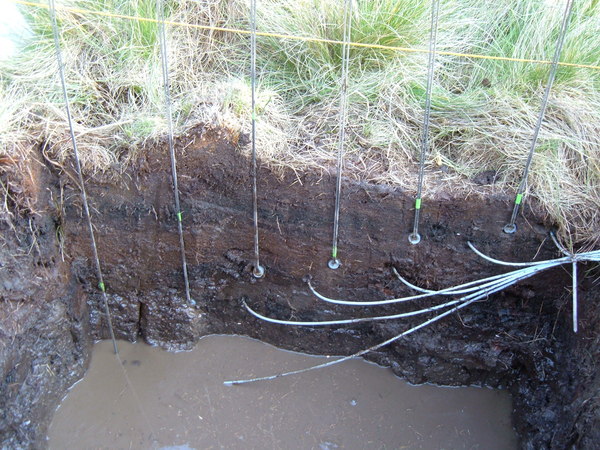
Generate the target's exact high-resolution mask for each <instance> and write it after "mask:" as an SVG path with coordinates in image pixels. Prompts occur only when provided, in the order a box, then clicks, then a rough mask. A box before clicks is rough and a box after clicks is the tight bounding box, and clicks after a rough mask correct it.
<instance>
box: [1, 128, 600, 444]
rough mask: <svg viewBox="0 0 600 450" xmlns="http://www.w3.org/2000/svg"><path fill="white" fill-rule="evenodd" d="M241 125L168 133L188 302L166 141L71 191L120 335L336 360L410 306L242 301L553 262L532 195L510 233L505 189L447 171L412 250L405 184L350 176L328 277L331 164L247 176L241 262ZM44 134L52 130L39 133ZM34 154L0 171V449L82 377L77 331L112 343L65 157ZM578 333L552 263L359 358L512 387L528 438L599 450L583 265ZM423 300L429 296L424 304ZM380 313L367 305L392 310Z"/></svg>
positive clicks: (408, 371) (564, 279) (427, 281)
mask: <svg viewBox="0 0 600 450" xmlns="http://www.w3.org/2000/svg"><path fill="white" fill-rule="evenodd" d="M242 141H244V139H240V138H239V136H236V135H234V134H232V133H231V132H229V131H227V130H223V129H214V128H210V127H204V126H201V125H199V126H198V127H196V128H195V129H194V130H192V131H191V132H190V133H189V134H188V135H186V136H183V137H181V138H180V139H179V141H178V143H177V149H178V168H179V175H180V177H179V183H180V191H181V196H182V209H183V215H184V228H185V240H186V245H187V261H188V264H189V271H190V281H191V292H192V296H193V298H194V300H195V301H196V305H195V306H191V305H188V304H186V302H185V293H184V290H183V282H182V271H181V255H180V252H179V244H178V235H177V226H176V224H177V223H176V220H175V219H176V218H175V211H174V209H173V200H172V198H173V197H172V195H173V194H172V189H171V178H170V166H169V159H168V152H167V149H166V146H165V145H164V144H162V143H159V144H157V145H154V146H152V147H148V148H147V149H145V150H144V151H143V152H140V156H139V158H138V159H137V160H136V162H135V164H132V165H130V166H129V167H127V168H126V169H124V170H123V171H122V173H121V174H120V175H119V176H118V177H116V176H114V175H113V176H111V178H110V180H109V179H103V178H102V177H94V178H91V179H89V180H88V184H87V185H86V187H87V190H88V195H89V198H90V203H91V205H92V209H93V220H94V225H95V229H96V237H97V241H98V247H99V255H100V260H101V262H102V266H103V270H104V275H105V281H106V284H107V291H108V292H109V306H110V309H111V312H112V314H113V320H114V325H115V329H116V333H117V335H118V338H120V339H125V340H129V341H135V340H137V339H143V340H145V341H146V342H148V343H150V344H156V345H160V346H162V347H165V348H168V349H188V348H191V347H193V345H194V343H195V342H196V341H197V340H198V339H199V338H200V337H202V336H205V335H207V334H213V333H222V334H243V335H248V336H252V337H255V338H258V339H261V340H263V341H266V342H269V343H272V344H275V345H277V346H278V347H283V348H288V349H293V350H299V351H306V352H310V353H321V354H350V353H352V352H355V351H358V350H360V349H363V348H365V347H367V346H369V345H372V344H375V343H377V342H380V341H383V340H385V339H388V338H389V337H391V336H394V335H396V334H399V333H400V332H402V331H403V330H405V329H407V328H409V327H410V326H411V325H415V324H417V323H418V321H419V319H415V320H402V321H393V322H379V323H366V324H360V325H358V326H353V327H344V328H334V327H325V328H318V329H315V328H291V327H284V326H279V325H274V324H268V323H264V322H260V321H258V320H256V319H254V318H253V317H251V316H249V314H248V313H247V312H246V311H245V310H244V308H243V307H242V300H245V301H247V302H248V303H249V304H251V305H252V307H253V308H255V309H256V310H258V311H260V312H262V313H264V314H267V315H269V316H272V317H276V318H283V319H297V320H322V319H325V318H333V317H340V318H341V317H348V316H349V315H351V316H360V315H371V314H372V312H371V311H364V310H362V309H359V308H352V307H346V308H342V307H340V308H333V307H331V306H330V305H324V303H323V302H321V301H319V300H318V299H316V298H315V297H314V296H312V295H311V294H310V292H309V291H308V288H307V285H306V283H305V282H304V281H303V279H304V277H305V276H306V275H311V276H312V280H313V283H314V285H315V286H316V287H317V289H319V290H320V291H321V292H322V293H324V294H325V295H328V296H329V297H337V298H342V297H344V298H347V297H350V298H354V299H362V300H373V299H380V298H386V297H391V296H400V295H408V294H409V291H408V290H407V288H405V287H404V286H403V285H402V284H401V283H400V282H399V281H398V280H396V279H395V278H394V277H393V275H392V273H391V267H395V268H396V269H397V270H398V271H399V273H400V274H402V275H403V276H405V277H406V278H407V279H409V280H410V281H411V282H413V283H415V284H417V285H419V286H422V287H426V288H433V289H435V288H443V287H447V286H450V285H453V284H458V283H462V282H466V281H469V280H473V279H476V278H480V277H485V276H490V275H495V274H498V273H501V272H502V271H505V270H506V268H502V267H499V266H495V265H493V264H490V263H488V262H485V261H483V260H482V259H481V258H479V257H477V256H476V255H474V254H473V253H472V252H471V251H470V250H469V248H468V247H467V241H468V240H470V241H471V242H473V243H474V244H475V245H476V246H477V247H478V248H479V249H480V250H482V251H483V252H485V253H488V254H490V255H493V256H494V257H496V258H499V259H505V260H513V261H528V260H531V259H534V258H535V259H537V260H540V259H547V258H553V257H556V256H557V251H556V249H555V248H554V247H553V244H552V243H551V241H550V240H549V239H548V236H547V233H548V230H549V229H550V228H551V224H548V223H545V222H544V220H543V217H542V216H541V215H540V214H539V213H536V212H535V211H533V210H531V209H529V208H527V209H526V211H525V212H524V217H520V218H519V222H518V223H519V231H518V232H517V233H516V234H514V235H506V234H504V233H502V231H501V229H502V226H503V225H504V223H505V222H506V219H507V215H508V214H509V212H510V205H511V201H512V198H509V197H508V196H506V195H504V194H501V193H498V192H495V193H494V190H493V189H488V188H480V189H479V190H478V191H474V193H473V194H472V195H471V196H470V197H469V199H468V200H469V201H468V202H467V201H465V195H464V192H465V191H464V189H461V190H457V189H456V190H455V189H453V187H452V186H451V185H450V186H449V187H448V189H447V190H446V191H445V193H444V194H443V195H441V196H437V198H436V199H435V200H428V201H427V202H426V206H425V207H424V210H423V214H422V224H421V234H422V237H423V240H422V242H421V243H420V244H419V245H416V246H412V245H410V244H409V243H408V241H407V235H408V232H409V231H410V228H411V223H412V218H413V211H412V209H411V208H412V203H413V196H412V194H411V193H407V192H404V191H403V190H402V189H399V188H392V187H389V186H381V185H371V184H366V183H360V182H353V181H349V180H346V181H345V182H344V186H343V198H342V210H341V224H340V225H341V235H340V246H339V247H340V258H341V259H342V267H341V268H340V269H339V270H337V271H332V270H329V269H327V268H326V262H327V259H328V257H329V252H330V245H331V243H330V239H331V218H332V215H333V198H332V192H333V191H334V184H335V178H334V177H333V176H332V175H331V174H329V173H310V172H307V173H299V172H290V173H284V174H274V173H272V172H271V171H270V170H268V169H267V168H265V167H261V168H260V171H259V186H258V189H259V199H258V200H259V220H260V232H261V260H262V262H263V263H264V264H265V266H266V268H267V275H266V277H265V278H263V279H260V280H256V279H254V278H253V277H252V275H251V264H252V258H253V251H252V248H253V241H252V236H253V235H252V211H251V191H250V189H249V188H250V186H251V184H250V177H249V163H248V160H247V158H246V157H245V156H243V152H242V151H241V150H242V149H241V144H240V142H242ZM46 145H49V144H46ZM36 155H37V157H36V158H34V159H32V160H31V161H30V162H29V163H28V164H27V167H25V168H20V169H19V170H16V168H14V167H12V166H3V167H2V170H3V173H2V181H3V186H4V188H5V189H4V190H5V192H6V193H7V196H6V207H7V212H8V213H10V214H8V213H7V214H5V215H4V216H3V218H2V221H0V228H1V231H2V246H1V247H0V296H1V299H2V300H1V303H0V383H1V384H0V392H1V396H0V443H1V444H2V445H3V447H8V448H15V447H23V448H38V447H44V445H45V435H46V430H47V425H48V421H49V419H50V417H51V414H52V412H53V410H54V409H55V407H56V405H57V404H58V402H59V401H60V399H61V398H62V396H63V395H64V393H65V392H66V389H67V388H68V387H69V386H70V385H72V383H74V382H75V381H77V380H78V379H80V378H81V376H82V375H83V373H84V372H85V369H86V367H87V365H88V362H89V355H90V344H91V342H93V340H95V339H100V338H107V337H108V333H107V328H106V323H105V317H104V315H103V312H102V311H103V310H102V307H101V303H100V302H101V296H100V295H99V292H98V290H97V288H96V286H95V285H96V278H95V274H94V268H93V265H92V259H91V248H90V241H89V236H88V231H87V228H86V223H85V221H84V219H83V214H82V208H81V201H80V197H79V190H78V188H77V183H76V182H75V181H74V180H75V179H76V177H75V176H74V172H73V170H72V168H70V167H68V166H65V167H57V166H56V165H54V164H52V163H50V162H49V161H48V160H46V159H45V158H44V156H43V155H44V152H43V151H42V147H40V149H39V152H37V153H36ZM580 275H581V279H580V280H579V295H580V311H579V316H580V323H579V328H580V331H579V333H577V334H574V333H573V331H572V330H571V312H570V290H569V289H570V285H571V279H570V274H569V272H568V270H567V268H565V269H561V268H558V269H554V270H552V271H549V272H547V273H543V274H540V275H538V276H536V277H535V278H531V279H529V280H527V281H525V282H523V283H521V284H518V285H516V286H514V287H512V288H510V289H508V290H507V291H505V292H503V293H500V294H496V295H494V296H493V297H491V298H489V299H488V300H486V301H482V302H479V303H476V304H474V305H472V306H471V307H469V308H466V309H465V310H463V311H461V313H460V314H455V315H454V316H452V317H449V318H447V319H446V320H442V321H440V322H438V323H436V324H434V325H433V326H431V327H428V328H426V329H423V330H420V331H419V332H417V333H414V334H412V335H410V336H408V337H406V338H404V339H401V340H399V341H397V342H395V343H394V344H393V345H391V346H389V347H387V348H384V349H381V350H380V351H378V352H374V353H372V354H369V355H368V359H370V360H373V361H376V362H377V363H379V364H381V365H384V366H389V367H391V368H392V370H393V371H394V372H395V373H396V374H398V375H399V376H401V377H404V378H406V379H407V380H408V381H410V382H412V383H436V384H442V385H453V386H459V385H485V386H491V387H503V388H506V389H509V390H510V391H511V393H512V394H513V399H514V413H513V421H514V426H515V428H516V430H517V431H518V433H519V436H520V439H521V446H522V447H523V448H536V449H538V448H561V449H563V448H571V447H573V448H594V443H597V442H600V419H599V414H598V411H599V406H600V397H599V393H600V390H599V386H600V380H599V378H598V368H597V362H598V361H599V359H600V347H599V343H600V333H599V330H600V314H599V313H600V306H599V303H598V299H599V297H600V295H599V291H600V289H598V281H597V280H598V276H599V272H598V268H597V267H592V266H586V267H582V268H581V270H580ZM425 303H426V302H425ZM400 310H401V308H399V307H398V306H396V307H395V308H388V309H386V308H380V309H378V310H377V312H383V313H386V312H391V311H394V312H396V311H400Z"/></svg>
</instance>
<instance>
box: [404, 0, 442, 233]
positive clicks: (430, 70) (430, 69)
mask: <svg viewBox="0 0 600 450" xmlns="http://www.w3.org/2000/svg"><path fill="white" fill-rule="evenodd" d="M439 10H440V2H439V0H433V1H432V3H431V28H430V30H429V60H428V62H427V91H426V95H425V112H424V114H423V129H422V134H421V156H420V159H419V181H418V184H417V196H416V202H418V204H417V203H416V204H415V219H414V222H413V231H412V234H411V235H410V236H409V241H410V242H411V243H412V244H418V243H419V242H420V241H421V236H420V235H419V219H420V217H421V196H422V193H423V178H424V176H425V159H426V157H427V153H429V122H430V116H431V91H432V89H433V74H434V65H435V52H436V45H437V29H438V22H439ZM417 206H418V207H417Z"/></svg>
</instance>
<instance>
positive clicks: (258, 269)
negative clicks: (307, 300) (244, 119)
mask: <svg viewBox="0 0 600 450" xmlns="http://www.w3.org/2000/svg"><path fill="white" fill-rule="evenodd" d="M250 85H251V90H252V218H253V223H254V267H253V268H252V275H254V277H255V278H262V277H264V276H265V268H264V267H263V266H261V265H260V245H259V235H258V187H257V163H256V0H250Z"/></svg>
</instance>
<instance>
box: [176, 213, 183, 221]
mask: <svg viewBox="0 0 600 450" xmlns="http://www.w3.org/2000/svg"><path fill="white" fill-rule="evenodd" d="M177 220H178V221H180V222H183V214H181V211H179V212H178V213H177Z"/></svg>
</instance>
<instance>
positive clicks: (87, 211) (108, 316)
mask: <svg viewBox="0 0 600 450" xmlns="http://www.w3.org/2000/svg"><path fill="white" fill-rule="evenodd" d="M48 7H49V11H50V19H51V21H52V32H53V34H54V47H55V49H56V60H57V62H58V73H59V75H60V84H61V86H62V93H63V99H64V103H65V111H66V113H67V121H68V123H69V133H70V134H71V142H72V143H73V155H74V156H75V167H76V169H77V177H78V179H79V188H80V190H81V200H82V203H83V211H84V213H85V218H86V221H87V225H88V232H89V235H90V241H91V244H92V254H93V257H94V265H95V266H96V276H97V278H98V288H99V289H100V291H101V292H102V300H103V303H104V313H105V315H106V322H107V323H108V331H109V332H110V338H111V340H112V344H113V350H114V352H115V355H118V354H119V349H118V347H117V340H116V339H115V333H114V330H113V325H112V318H111V314H110V309H109V308H108V296H107V294H106V285H105V284H104V278H103V276H102V268H101V266H100V258H99V257H98V247H97V245H96V236H95V235H94V227H93V225H92V218H91V216H90V208H89V205H88V199H87V194H86V192H85V183H84V180H83V174H82V170H81V161H80V159H79V149H78V148H77V139H76V138H75V131H74V129H73V119H72V117H71V107H70V105H69V97H68V95H67V82H66V80H65V71H64V65H63V61H62V53H61V50H60V41H59V38H58V24H57V23H56V8H55V5H54V0H48Z"/></svg>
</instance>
